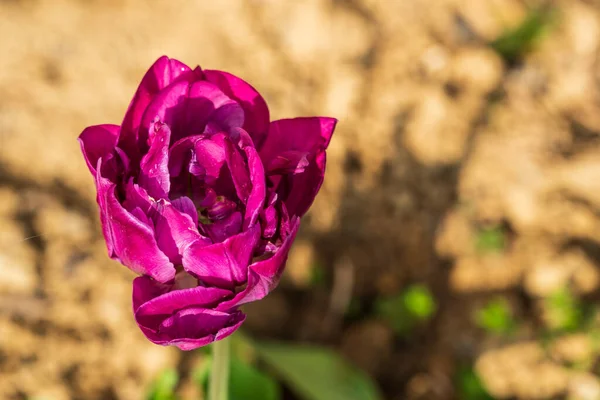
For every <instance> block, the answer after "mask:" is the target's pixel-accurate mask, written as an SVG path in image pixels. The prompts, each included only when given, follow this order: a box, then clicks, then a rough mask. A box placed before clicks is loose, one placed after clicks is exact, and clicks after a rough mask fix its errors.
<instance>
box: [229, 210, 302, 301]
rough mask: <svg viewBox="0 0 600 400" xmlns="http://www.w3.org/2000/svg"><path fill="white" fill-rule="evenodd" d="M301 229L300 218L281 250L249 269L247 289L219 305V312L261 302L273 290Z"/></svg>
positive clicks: (294, 224) (293, 225)
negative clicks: (257, 301) (253, 302)
mask: <svg viewBox="0 0 600 400" xmlns="http://www.w3.org/2000/svg"><path fill="white" fill-rule="evenodd" d="M299 227H300V218H295V219H294V220H293V221H292V224H291V231H290V232H289V234H288V236H287V237H286V238H285V240H284V241H283V243H282V244H281V246H280V247H279V249H278V250H277V251H276V252H275V254H273V256H271V257H270V258H268V259H266V260H261V261H257V262H255V263H254V264H252V265H250V267H248V283H247V285H246V288H245V289H244V290H242V291H241V292H239V293H237V294H236V295H235V297H234V298H233V299H231V300H228V301H224V302H222V303H220V304H219V306H218V308H217V309H218V310H228V309H231V308H233V307H238V306H240V305H242V304H245V303H249V302H252V301H256V300H260V299H262V298H264V297H265V296H266V295H267V294H269V293H270V292H271V290H273V289H274V288H275V287H276V286H277V284H278V283H279V279H280V277H281V274H282V273H283V270H284V268H285V262H286V261H287V257H288V253H289V251H290V248H291V247H292V243H293V242H294V238H295V237H296V234H297V233H298V228H299Z"/></svg>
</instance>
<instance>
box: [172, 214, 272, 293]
mask: <svg viewBox="0 0 600 400" xmlns="http://www.w3.org/2000/svg"><path fill="white" fill-rule="evenodd" d="M259 239H260V225H258V224H256V225H255V226H253V227H251V228H250V229H249V230H247V231H246V232H242V233H240V234H238V235H236V236H232V237H230V238H228V239H227V240H225V241H224V242H221V243H216V244H213V245H211V246H203V245H202V244H201V243H200V244H199V245H197V244H195V243H194V244H192V245H191V246H190V247H189V248H188V249H187V251H186V252H185V253H184V254H183V268H184V269H185V270H186V271H187V272H189V273H190V274H192V275H194V276H196V277H198V279H200V280H202V281H203V282H204V283H206V284H208V285H214V286H218V287H224V288H228V289H233V288H234V287H235V286H237V285H240V284H242V283H244V282H246V279H247V275H248V265H249V264H250V260H251V259H252V254H253V253H254V250H255V248H256V246H257V245H258V241H259Z"/></svg>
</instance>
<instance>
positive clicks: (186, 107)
mask: <svg viewBox="0 0 600 400" xmlns="http://www.w3.org/2000/svg"><path fill="white" fill-rule="evenodd" d="M156 118H158V119H159V120H161V121H163V122H164V123H166V124H167V125H169V126H170V127H171V132H172V137H171V141H172V142H176V141H178V140H180V139H182V138H183V137H185V136H190V135H198V134H201V133H203V132H204V131H205V130H206V129H207V125H208V124H209V123H211V124H212V125H214V127H213V128H212V130H216V131H219V130H223V131H228V130H230V129H233V128H236V127H241V126H242V124H243V123H244V111H243V110H242V108H241V106H240V105H239V104H237V103H236V102H235V101H233V100H231V99H230V98H229V97H227V96H226V95H225V94H224V93H223V92H222V91H221V90H220V89H219V88H218V87H217V86H215V85H213V84H212V83H210V82H206V81H197V82H193V83H191V84H189V83H188V82H185V81H178V82H175V83H173V84H172V85H170V86H168V87H166V88H165V89H164V90H161V91H160V92H159V93H158V94H157V95H156V96H155V97H154V98H153V99H152V101H151V102H150V104H149V105H148V107H147V108H146V111H145V113H144V116H143V118H142V125H141V128H140V132H143V131H144V130H145V129H147V128H149V127H150V124H151V123H152V122H153V121H154V120H155V119H156Z"/></svg>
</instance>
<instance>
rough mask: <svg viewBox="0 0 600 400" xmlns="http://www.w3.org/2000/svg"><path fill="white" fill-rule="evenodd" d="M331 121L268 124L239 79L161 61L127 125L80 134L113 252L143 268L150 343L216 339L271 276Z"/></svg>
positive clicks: (318, 180) (140, 283) (143, 309)
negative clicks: (241, 307)
mask: <svg viewBox="0 0 600 400" xmlns="http://www.w3.org/2000/svg"><path fill="white" fill-rule="evenodd" d="M336 122H337V121H336V120H335V119H332V118H321V117H312V118H295V119H282V120H278V121H273V122H271V121H270V119H269V109H268V108H267V104H266V103H265V101H264V99H263V98H262V97H261V95H260V94H259V93H258V92H257V91H256V90H255V89H254V88H253V87H252V86H250V85H249V84H248V83H246V82H245V81H243V80H242V79H240V78H237V77H235V76H233V75H231V74H229V73H226V72H222V71H216V70H202V69H200V67H197V68H196V69H193V70H192V69H190V68H189V67H188V66H187V65H185V64H183V63H181V62H179V61H177V60H174V59H169V58H167V57H161V58H159V59H158V60H157V61H156V62H155V63H154V65H153V66H152V67H151V68H150V70H149V71H148V72H147V73H146V75H145V76H144V78H143V79H142V82H141V84H140V86H139V88H138V90H137V93H136V94H135V96H134V97H133V100H132V101H131V104H130V105H129V109H128V110H127V113H126V114H125V118H124V120H123V123H122V124H121V126H118V125H97V126H91V127H88V128H86V129H85V130H84V131H83V132H82V133H81V135H80V137H79V141H80V144H81V149H82V152H83V155H84V157H85V160H86V163H87V165H88V168H89V169H90V171H91V173H92V175H93V176H94V179H95V182H96V189H97V201H98V205H99V206H100V219H101V222H102V230H103V233H104V238H105V239H106V245H107V248H108V253H109V255H110V257H111V258H113V259H116V260H119V261H120V262H121V263H122V264H123V265H125V266H127V267H128V268H130V269H131V270H132V271H134V272H136V273H138V274H140V275H141V276H140V277H138V278H136V279H135V280H134V282H133V308H134V314H135V319H136V321H137V323H138V325H139V327H140V329H141V330H142V332H143V333H144V334H145V335H146V337H147V338H148V339H149V340H151V341H152V342H154V343H157V344H162V345H175V346H177V347H179V348H181V349H183V350H189V349H194V348H196V347H199V346H203V345H206V344H208V343H210V342H212V341H214V340H219V339H221V338H224V337H226V336H228V335H230V334H231V333H232V332H234V331H235V330H236V329H237V328H238V327H239V326H240V325H241V324H242V322H243V321H244V318H245V316H244V314H243V313H242V312H241V311H239V309H238V308H239V306H240V305H242V304H244V303H248V302H251V301H255V300H259V299H262V298H263V297H265V296H266V295H267V294H268V293H269V292H270V291H271V290H272V289H273V288H274V287H275V286H276V285H277V283H278V281H279V277H280V275H281V273H282V271H283V268H284V265H285V261H286V258H287V254H288V251H289V249H290V246H291V245H292V242H293V240H294V237H295V235H296V232H297V231H298V226H299V222H300V217H302V215H304V213H306V211H307V210H308V208H309V207H310V205H311V204H312V202H313V200H314V198H315V196H316V194H317V192H318V191H319V188H320V186H321V184H322V182H323V175H324V172H325V149H326V148H327V146H328V144H329V140H330V139H331V135H332V134H333V130H334V128H335V125H336Z"/></svg>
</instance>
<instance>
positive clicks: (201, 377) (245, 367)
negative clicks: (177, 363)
mask: <svg viewBox="0 0 600 400" xmlns="http://www.w3.org/2000/svg"><path fill="white" fill-rule="evenodd" d="M211 364H212V358H211V357H208V358H207V359H206V361H205V362H204V363H203V364H202V365H201V366H200V367H198V368H197V369H196V370H195V371H194V373H193V376H194V381H196V383H197V384H198V385H199V386H200V387H201V388H202V389H203V391H204V393H208V390H209V388H208V385H209V379H208V378H209V376H210V368H211ZM229 368H230V370H229V389H228V392H229V394H228V400H279V399H280V398H281V388H280V387H279V384H278V383H277V382H276V381H275V380H274V379H273V378H272V377H271V376H269V375H267V374H265V373H263V372H261V371H259V370H258V369H257V368H256V367H255V366H254V365H253V364H252V363H249V362H246V361H243V360H242V359H241V358H239V357H238V356H237V355H234V356H233V357H232V358H231V364H230V367H229Z"/></svg>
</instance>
